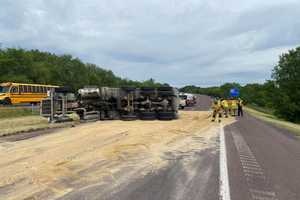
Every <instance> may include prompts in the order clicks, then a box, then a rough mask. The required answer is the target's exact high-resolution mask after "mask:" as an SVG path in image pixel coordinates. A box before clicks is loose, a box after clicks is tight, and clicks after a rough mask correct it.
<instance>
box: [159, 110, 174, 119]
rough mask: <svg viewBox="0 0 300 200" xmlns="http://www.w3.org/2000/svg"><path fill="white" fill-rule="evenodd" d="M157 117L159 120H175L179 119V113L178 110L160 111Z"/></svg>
mask: <svg viewBox="0 0 300 200" xmlns="http://www.w3.org/2000/svg"><path fill="white" fill-rule="evenodd" d="M157 117H158V119H159V120H173V119H177V113H176V112H171V111H169V112H159V113H158V114H157Z"/></svg>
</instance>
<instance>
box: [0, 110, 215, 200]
mask: <svg viewBox="0 0 300 200" xmlns="http://www.w3.org/2000/svg"><path fill="white" fill-rule="evenodd" d="M218 130H219V126H218V124H217V123H210V119H209V113H208V112H181V113H180V119H178V120H174V121H132V122H125V121H104V122H95V123H88V124H84V125H81V126H78V127H75V128H68V129H62V130H58V131H57V132H55V133H54V134H49V135H44V136H41V137H36V138H31V139H28V140H23V141H18V142H4V143H0V171H1V173H0V199H7V200H9V199H26V198H27V199H53V198H58V197H60V196H63V195H65V194H67V193H69V192H71V191H74V190H79V189H81V188H83V187H88V186H91V185H93V184H102V183H104V182H106V183H110V184H111V185H114V186H115V185H118V184H121V183H122V182H124V181H128V180H126V179H132V178H134V177H135V176H142V175H145V174H147V173H150V172H153V171H155V170H156V169H158V168H161V167H163V166H165V165H167V164H168V162H169V161H170V159H172V158H173V157H174V155H176V154H184V153H188V152H190V151H191V150H193V149H204V148H207V147H209V146H210V145H212V142H215V140H213V139H212V138H215V137H216V136H217V133H218ZM121 174H122V175H121Z"/></svg>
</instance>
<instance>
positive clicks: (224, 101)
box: [221, 99, 229, 118]
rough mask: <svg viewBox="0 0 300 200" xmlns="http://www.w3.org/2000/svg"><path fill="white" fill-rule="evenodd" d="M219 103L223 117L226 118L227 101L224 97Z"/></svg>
mask: <svg viewBox="0 0 300 200" xmlns="http://www.w3.org/2000/svg"><path fill="white" fill-rule="evenodd" d="M221 105H222V108H223V111H224V115H225V117H226V118H228V109H229V107H228V101H227V100H226V99H222V101H221Z"/></svg>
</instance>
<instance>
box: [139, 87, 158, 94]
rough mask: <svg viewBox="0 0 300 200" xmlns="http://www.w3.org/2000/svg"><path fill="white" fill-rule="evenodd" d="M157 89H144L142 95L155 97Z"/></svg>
mask: <svg viewBox="0 0 300 200" xmlns="http://www.w3.org/2000/svg"><path fill="white" fill-rule="evenodd" d="M155 93H156V89H155V88H153V87H142V88H141V95H144V96H150V95H155Z"/></svg>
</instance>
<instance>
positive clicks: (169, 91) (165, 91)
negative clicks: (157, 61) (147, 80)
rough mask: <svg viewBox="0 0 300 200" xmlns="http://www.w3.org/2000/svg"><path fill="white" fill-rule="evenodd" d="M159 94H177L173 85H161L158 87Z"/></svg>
mask: <svg viewBox="0 0 300 200" xmlns="http://www.w3.org/2000/svg"><path fill="white" fill-rule="evenodd" d="M157 91H158V95H159V96H175V95H176V94H175V92H174V90H173V88H172V87H160V88H157Z"/></svg>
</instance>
